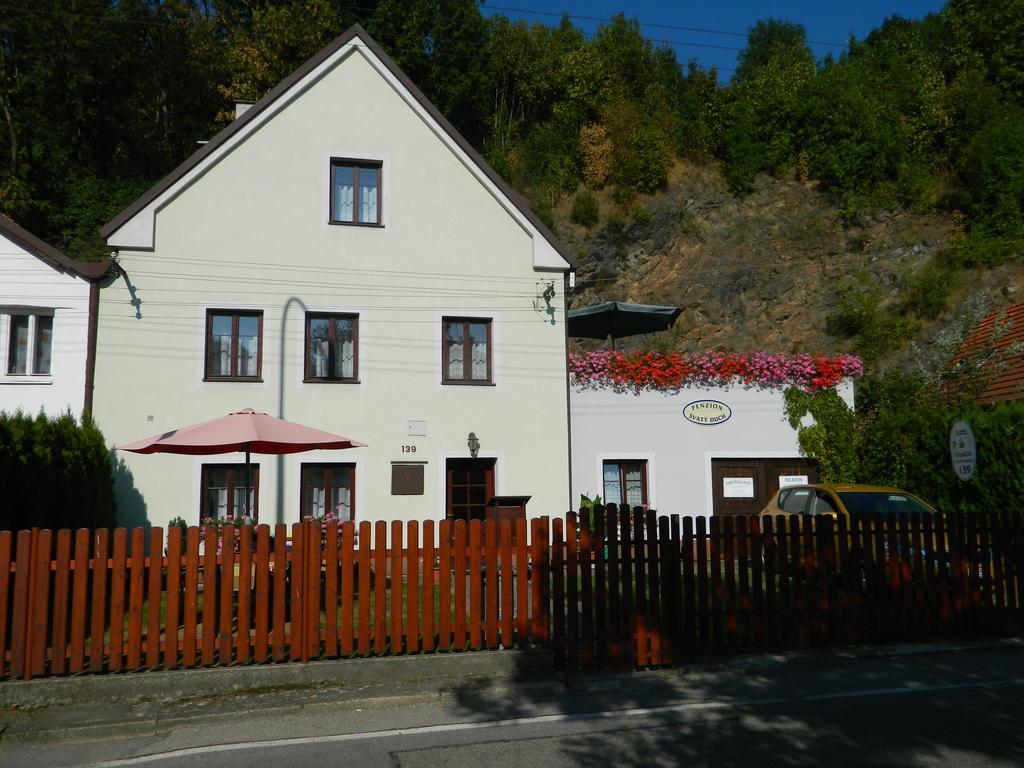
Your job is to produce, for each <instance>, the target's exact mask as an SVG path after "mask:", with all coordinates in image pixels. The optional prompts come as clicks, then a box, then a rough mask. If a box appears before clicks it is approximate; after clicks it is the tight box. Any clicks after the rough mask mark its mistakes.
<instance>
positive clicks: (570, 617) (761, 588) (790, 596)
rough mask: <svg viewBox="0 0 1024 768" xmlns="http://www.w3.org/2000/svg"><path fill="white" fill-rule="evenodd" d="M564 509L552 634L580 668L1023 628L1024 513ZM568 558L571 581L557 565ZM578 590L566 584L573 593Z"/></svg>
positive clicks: (565, 657)
mask: <svg viewBox="0 0 1024 768" xmlns="http://www.w3.org/2000/svg"><path fill="white" fill-rule="evenodd" d="M579 520H580V522H578V523H577V520H576V518H575V516H572V515H570V516H569V517H568V518H567V521H566V530H565V534H564V544H563V543H562V541H563V539H562V532H561V530H560V522H561V521H557V520H556V521H555V525H554V544H553V549H552V564H553V570H554V573H555V579H554V583H553V587H552V591H553V594H554V600H553V603H552V610H553V614H554V615H553V619H552V620H553V632H554V649H555V653H556V658H557V659H558V660H559V662H560V663H561V664H563V665H564V666H566V667H568V668H570V669H581V668H582V669H585V668H591V667H595V666H605V665H614V664H624V665H633V666H637V667H657V666H666V665H671V664H677V663H680V662H682V661H685V659H686V658H688V657H692V656H693V655H694V654H698V653H708V652H730V651H739V650H754V649H763V648H793V647H807V646H814V645H829V644H831V645H842V644H851V643H885V642H894V641H903V640H915V639H927V638H943V637H952V638H977V637H996V636H1007V635H1017V634H1020V633H1021V632H1022V631H1024V518H1022V517H1021V516H1020V515H1019V514H1010V513H1005V514H1001V515H996V516H992V517H979V516H952V515H941V514H940V515H934V516H920V515H910V516H907V517H900V516H895V515H884V516H866V517H862V518H857V519H853V520H851V521H850V523H849V525H848V524H847V521H846V519H845V518H843V517H839V518H838V519H835V518H830V517H827V516H822V517H818V518H812V517H810V516H802V517H798V516H788V517H785V518H776V519H774V520H769V519H766V520H764V521H760V520H759V519H758V517H757V516H726V517H716V518H710V519H708V518H703V517H699V518H696V519H694V518H690V517H685V518H679V517H678V516H659V515H657V514H655V513H654V512H652V511H649V510H648V511H646V512H645V511H643V510H635V511H634V512H632V513H621V514H620V513H618V512H617V511H616V510H615V509H614V507H610V508H609V509H607V510H606V509H602V508H601V507H598V508H597V509H595V510H594V511H593V512H592V513H589V514H588V513H584V512H582V511H581V512H580V516H579ZM563 570H564V572H565V575H566V578H565V580H564V582H563V581H562V580H561V579H559V578H558V574H559V573H560V572H562V571H563ZM563 590H564V594H563Z"/></svg>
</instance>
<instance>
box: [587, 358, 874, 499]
mask: <svg viewBox="0 0 1024 768" xmlns="http://www.w3.org/2000/svg"><path fill="white" fill-rule="evenodd" d="M610 355H611V356H614V355H615V353H591V354H590V355H589V356H588V355H579V356H577V355H574V356H573V364H572V369H573V377H572V386H571V389H570V397H569V402H570V411H571V416H572V480H573V496H574V499H575V501H576V503H577V504H578V503H579V499H580V496H581V495H585V496H587V497H588V498H593V497H594V496H595V495H598V496H600V497H601V500H602V501H603V502H604V503H611V502H614V503H616V504H619V505H621V504H623V503H627V504H628V505H630V506H643V507H649V508H653V509H657V510H658V511H659V512H662V513H665V514H682V515H695V516H712V515H721V514H729V513H735V514H756V513H758V512H760V511H761V509H762V508H763V507H764V505H765V504H766V503H767V502H768V500H769V499H770V498H771V496H772V494H774V493H775V491H777V490H778V489H779V487H780V486H785V485H787V484H797V483H804V482H816V481H817V479H818V477H817V467H816V466H815V465H814V464H813V463H812V462H808V461H807V460H805V459H803V458H802V457H801V455H800V447H799V445H798V443H797V434H796V430H795V429H793V428H792V427H790V425H789V423H788V421H787V419H786V416H785V402H784V391H785V387H786V386H794V385H796V386H799V385H800V384H801V382H800V381H798V380H796V379H794V378H792V377H790V376H789V375H788V374H786V373H785V368H786V367H787V366H789V367H790V368H793V367H794V366H793V365H791V364H790V361H795V362H796V363H798V364H800V365H801V366H803V367H804V368H805V369H806V370H808V371H810V370H811V369H810V367H809V366H808V365H806V364H807V361H810V360H812V358H810V357H809V356H794V357H793V358H790V359H789V360H786V359H784V358H785V356H774V357H773V358H769V356H762V358H763V359H764V360H767V361H769V363H771V364H773V365H774V369H775V370H776V371H782V373H780V374H777V375H776V374H768V375H766V376H765V377H764V380H763V381H761V382H758V381H747V382H746V383H744V380H743V378H742V377H741V376H738V375H737V376H732V375H731V374H730V373H729V371H730V368H731V367H732V368H735V367H736V366H735V365H733V363H734V362H735V361H736V360H743V359H751V358H750V357H749V356H722V355H704V356H694V357H692V358H689V360H688V359H687V358H685V357H684V356H677V358H676V360H675V361H673V364H675V365H676V367H677V369H679V370H682V371H691V370H696V369H700V370H701V371H702V373H701V374H700V375H693V376H691V375H690V374H689V373H685V372H684V373H680V374H679V375H678V376H677V377H676V378H675V379H674V380H673V381H672V382H671V384H670V385H669V386H666V387H664V388H662V387H659V386H658V385H656V384H653V383H651V382H650V381H649V380H642V381H645V382H646V383H641V384H639V385H636V384H634V382H633V381H631V380H630V373H629V372H626V373H623V371H622V370H618V369H616V368H615V366H614V364H613V365H612V366H609V365H608V363H607V360H608V359H609V356H610ZM613 359H614V358H613ZM618 359H622V358H621V356H620V357H619V358H618ZM679 360H682V361H683V364H682V365H680V364H679ZM824 360H828V361H829V362H827V363H826V365H833V370H834V372H835V375H834V376H833V378H838V381H834V382H829V386H834V387H835V389H836V390H837V391H838V393H839V395H840V396H841V397H842V398H843V400H844V401H846V403H847V404H848V405H849V406H850V407H853V382H852V379H851V378H850V377H851V376H852V375H858V374H859V370H860V362H859V361H857V360H855V359H854V358H848V357H845V356H844V357H841V358H835V359H834V361H835V362H833V361H832V360H830V359H824ZM662 361H663V358H659V359H658V360H656V362H655V365H654V366H652V367H651V370H653V371H655V372H656V373H657V375H662V373H663V372H664V371H665V370H666V368H667V366H666V365H665V364H663V362H662ZM716 361H717V362H716ZM843 365H845V366H846V369H845V371H844V370H843V369H842V368H841V366H843ZM716 367H717V368H718V371H717V372H716V371H715V370H714V369H715V368H716ZM635 368H637V366H634V369H635ZM767 368H768V366H765V369H767ZM668 378H671V374H670V375H669V376H668ZM813 378H814V374H813V373H811V374H809V375H807V376H806V381H808V382H809V381H810V380H811V379H813ZM715 379H718V380H719V381H718V382H717V383H716V381H715ZM819 381H820V379H819Z"/></svg>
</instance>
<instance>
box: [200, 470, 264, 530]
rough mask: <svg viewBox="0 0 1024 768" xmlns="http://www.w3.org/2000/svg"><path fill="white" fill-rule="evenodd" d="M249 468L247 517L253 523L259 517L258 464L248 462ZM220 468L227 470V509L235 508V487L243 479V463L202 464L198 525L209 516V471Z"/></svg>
mask: <svg viewBox="0 0 1024 768" xmlns="http://www.w3.org/2000/svg"><path fill="white" fill-rule="evenodd" d="M249 468H250V471H251V472H252V479H251V480H250V482H251V483H252V509H250V510H249V517H250V518H252V521H253V523H256V522H257V521H259V519H260V465H259V464H250V465H249ZM221 469H223V470H227V472H228V509H234V508H235V505H234V500H235V489H236V488H238V487H239V484H240V481H244V480H245V464H203V466H202V471H201V473H200V475H201V477H200V480H199V524H200V525H202V524H203V520H204V519H205V518H206V517H209V516H210V514H209V506H208V505H209V500H210V493H209V491H210V486H209V477H210V474H209V473H210V472H214V471H217V470H221ZM243 507H244V504H243Z"/></svg>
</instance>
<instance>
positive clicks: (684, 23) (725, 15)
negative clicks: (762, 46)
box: [481, 0, 945, 80]
mask: <svg viewBox="0 0 1024 768" xmlns="http://www.w3.org/2000/svg"><path fill="white" fill-rule="evenodd" d="M943 5H945V2H944V1H942V0H852V1H851V0H843V1H840V0H819V1H818V2H807V1H805V2H799V1H798V0H759V1H758V2H754V0H713V1H712V2H703V3H697V2H678V1H677V2H655V1H652V2H643V1H642V0H553V1H552V2H544V0H488V1H487V2H485V3H484V4H483V5H482V6H481V10H482V11H483V13H485V14H488V15H489V14H493V13H501V14H503V15H505V16H508V17H509V18H519V19H524V20H526V21H530V22H539V23H542V24H549V25H550V24H557V23H558V14H560V13H562V12H563V11H564V12H566V13H568V14H569V15H570V16H571V17H572V21H573V24H575V25H576V26H577V27H580V28H582V29H583V30H584V31H586V32H588V33H590V32H593V31H594V30H595V29H596V28H597V27H598V26H599V24H600V22H599V21H595V20H592V19H595V18H599V19H607V18H609V17H610V16H612V15H613V14H615V13H617V12H619V11H622V12H623V13H625V14H626V16H635V17H636V19H637V21H639V22H640V25H641V29H642V30H643V32H644V35H645V36H647V37H648V38H650V39H651V40H652V41H653V42H656V43H658V42H667V43H668V44H669V45H671V47H672V48H673V49H674V50H675V51H676V55H677V56H678V58H679V60H680V61H683V62H685V61H689V60H690V59H691V58H696V59H697V60H698V61H699V62H700V65H701V66H703V67H710V66H712V65H715V66H718V68H719V69H720V70H721V76H722V79H723V80H728V79H729V77H731V75H732V70H733V69H734V68H735V66H736V53H737V51H736V50H735V49H738V48H742V47H743V46H744V45H745V43H746V40H745V35H746V31H747V29H748V28H749V27H751V26H753V25H754V24H755V23H756V22H757V21H758V19H766V18H769V17H774V18H777V19H785V20H786V21H794V22H797V23H800V24H802V25H803V26H804V28H805V29H806V30H807V38H808V40H810V41H814V42H812V43H811V44H810V47H811V49H812V50H813V51H814V53H815V54H816V55H817V56H824V55H825V54H826V53H833V54H839V53H842V51H843V50H844V48H845V42H846V40H847V38H848V37H849V36H850V35H853V36H854V37H856V38H858V39H861V38H863V37H864V36H865V35H866V34H867V33H868V32H870V31H871V30H872V29H874V28H875V27H877V26H879V25H881V23H882V22H883V21H884V20H885V19H887V18H888V17H890V16H894V15H898V16H903V17H904V18H908V19H916V18H920V17H922V16H925V15H927V14H928V13H929V12H932V11H938V10H940V9H941V8H942V6H943ZM530 11H533V12H532V13H531V12H530ZM657 25H664V26H657ZM671 27H676V28H671ZM680 27H684V28H686V29H680ZM698 29H699V30H708V31H695V30H698ZM711 30H714V32H712V31H711Z"/></svg>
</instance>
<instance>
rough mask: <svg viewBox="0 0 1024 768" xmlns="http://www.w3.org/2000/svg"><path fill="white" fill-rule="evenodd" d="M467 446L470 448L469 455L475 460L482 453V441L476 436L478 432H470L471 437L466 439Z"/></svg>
mask: <svg viewBox="0 0 1024 768" xmlns="http://www.w3.org/2000/svg"><path fill="white" fill-rule="evenodd" d="M466 445H467V446H468V447H469V455H470V456H472V457H473V458H474V459H475V458H476V455H477V454H478V453H480V440H479V439H478V438H477V436H476V432H470V433H469V437H468V438H466Z"/></svg>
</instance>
